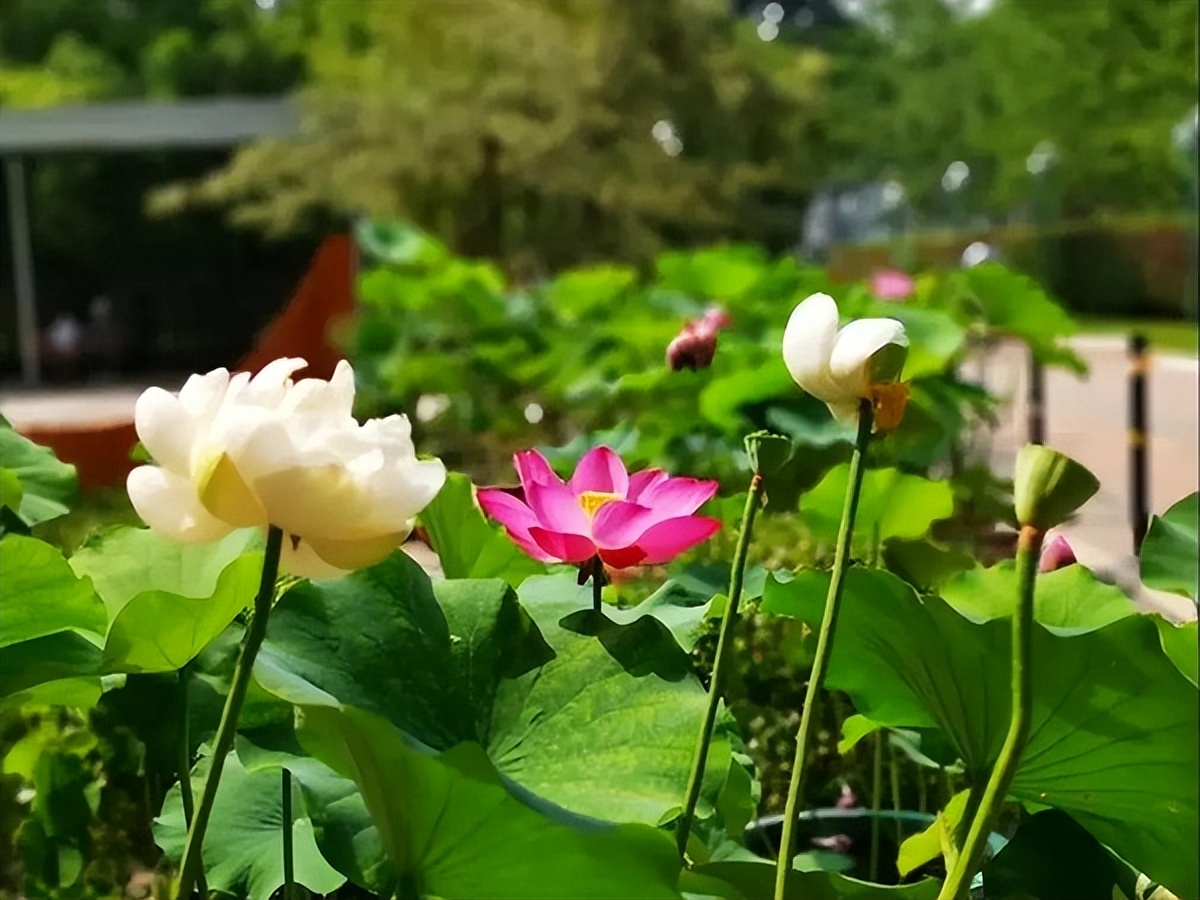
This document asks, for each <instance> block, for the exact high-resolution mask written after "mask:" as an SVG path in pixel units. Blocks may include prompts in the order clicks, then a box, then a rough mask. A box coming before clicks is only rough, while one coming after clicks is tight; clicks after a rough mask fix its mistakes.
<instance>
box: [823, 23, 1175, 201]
mask: <svg viewBox="0 0 1200 900" xmlns="http://www.w3.org/2000/svg"><path fill="white" fill-rule="evenodd" d="M975 5H976V6H979V4H975ZM970 6H971V4H967V3H963V2H959V3H935V2H929V0H884V2H883V3H882V4H879V5H878V8H877V10H876V16H874V17H873V18H872V19H870V20H868V22H869V24H868V26H867V27H863V28H856V29H848V30H845V31H844V32H843V34H842V40H841V42H840V44H839V46H837V48H836V52H835V53H834V54H833V56H832V58H833V60H834V71H833V74H832V84H833V88H832V95H831V114H830V116H829V128H830V135H831V141H832V142H833V144H834V146H835V148H837V152H835V153H834V155H833V157H834V159H835V160H836V161H837V165H838V168H839V169H840V172H841V174H842V175H844V176H846V177H850V178H874V177H878V176H879V174H880V173H891V174H893V175H895V176H897V177H899V178H900V180H901V181H903V182H904V183H905V185H906V186H907V187H908V188H909V193H910V195H912V196H915V197H916V198H917V199H918V200H922V201H924V202H925V203H926V204H927V205H932V206H934V207H935V208H936V206H937V203H938V202H940V201H938V200H937V199H936V198H937V197H938V195H939V194H940V187H939V182H940V179H941V176H942V172H943V171H944V170H945V167H946V166H947V165H948V164H949V163H950V162H951V161H952V160H956V159H961V160H964V161H965V162H967V163H968V164H969V165H970V166H971V172H972V176H971V183H970V184H969V185H968V187H967V188H966V190H967V191H968V192H969V194H970V204H971V205H972V206H974V207H976V208H982V209H988V210H991V211H1002V210H1006V209H1009V208H1011V207H1012V206H1013V205H1014V204H1019V203H1021V202H1023V201H1024V200H1026V199H1027V198H1028V194H1029V190H1030V188H1029V180H1030V177H1029V174H1028V172H1027V171H1026V159H1027V157H1028V155H1029V154H1030V152H1031V151H1032V150H1033V149H1034V147H1035V146H1036V145H1037V144H1038V143H1039V142H1041V141H1043V140H1049V141H1052V142H1053V143H1054V145H1055V146H1056V148H1057V150H1058V157H1059V165H1058V168H1057V171H1056V176H1055V177H1056V179H1057V186H1058V189H1059V190H1060V191H1061V196H1062V201H1063V205H1064V211H1065V212H1066V213H1068V214H1077V215H1078V214H1087V213H1090V212H1093V211H1097V210H1103V209H1109V210H1135V211H1145V210H1153V209H1174V208H1176V207H1177V205H1178V202H1179V191H1180V187H1181V185H1180V183H1179V167H1178V163H1177V161H1176V160H1175V158H1174V156H1175V154H1176V151H1175V149H1174V148H1173V147H1172V145H1171V128H1172V126H1173V125H1175V124H1176V123H1177V122H1178V121H1179V120H1180V119H1182V118H1183V117H1184V115H1185V114H1187V113H1188V112H1189V111H1190V110H1191V109H1192V107H1193V106H1194V105H1195V102H1196V68H1195V67H1196V15H1197V4H1196V2H1195V0H1087V2H1044V0H994V3H993V4H992V5H991V7H990V9H987V10H986V11H985V12H983V13H982V14H974V15H969V14H967V12H966V11H967V9H968V8H969V7H970Z"/></svg>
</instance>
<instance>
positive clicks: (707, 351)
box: [667, 306, 730, 372]
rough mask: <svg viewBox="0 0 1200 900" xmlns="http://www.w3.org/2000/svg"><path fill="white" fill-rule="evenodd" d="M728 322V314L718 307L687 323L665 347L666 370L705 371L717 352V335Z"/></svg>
mask: <svg viewBox="0 0 1200 900" xmlns="http://www.w3.org/2000/svg"><path fill="white" fill-rule="evenodd" d="M729 322H730V319H729V313H727V312H725V310H723V309H721V308H720V307H718V306H713V307H710V308H709V309H708V310H707V311H706V312H705V313H704V315H703V316H701V317H700V318H699V319H695V320H693V321H691V322H688V323H687V324H686V325H684V326H683V330H682V331H680V332H679V334H677V335H676V336H675V338H674V340H672V341H671V343H670V344H668V345H667V368H668V369H670V370H671V371H672V372H678V371H679V370H680V369H691V370H692V371H693V372H694V371H696V370H697V369H707V368H708V367H709V366H711V365H712V361H713V354H714V353H716V352H717V334H718V333H719V332H720V330H721V329H722V328H724V327H725V326H727V325H728V324H729Z"/></svg>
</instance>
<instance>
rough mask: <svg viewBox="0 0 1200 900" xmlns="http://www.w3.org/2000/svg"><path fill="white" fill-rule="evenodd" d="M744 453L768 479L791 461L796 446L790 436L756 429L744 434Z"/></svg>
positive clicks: (756, 469)
mask: <svg viewBox="0 0 1200 900" xmlns="http://www.w3.org/2000/svg"><path fill="white" fill-rule="evenodd" d="M745 444H746V455H747V456H748V457H750V465H751V466H752V467H753V468H754V471H755V472H756V473H757V474H759V475H761V476H762V477H763V478H766V479H768V480H769V479H770V478H771V477H772V476H773V475H775V474H776V473H777V472H779V471H780V470H782V469H783V467H784V466H786V465H787V464H788V463H789V462H791V459H792V455H793V454H794V453H795V452H796V447H795V445H794V444H792V441H791V438H787V437H784V436H783V435H781V434H771V433H770V432H769V431H756V432H754V433H753V434H748V435H746V441H745Z"/></svg>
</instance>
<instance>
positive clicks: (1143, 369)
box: [1129, 333, 1150, 554]
mask: <svg viewBox="0 0 1200 900" xmlns="http://www.w3.org/2000/svg"><path fill="white" fill-rule="evenodd" d="M1149 346H1150V342H1149V341H1148V340H1146V336H1145V335H1142V334H1137V333H1134V334H1131V335H1130V336H1129V362H1130V365H1129V514H1130V517H1131V519H1132V526H1133V552H1134V553H1135V554H1137V553H1138V552H1140V551H1141V549H1142V539H1143V538H1145V537H1146V528H1147V526H1148V524H1149V521H1150V479H1149V472H1148V469H1149V465H1148V463H1149V455H1148V450H1149V448H1148V443H1149V435H1148V431H1147V414H1146V376H1147V374H1148V373H1149V370H1150V354H1149V352H1148V351H1149Z"/></svg>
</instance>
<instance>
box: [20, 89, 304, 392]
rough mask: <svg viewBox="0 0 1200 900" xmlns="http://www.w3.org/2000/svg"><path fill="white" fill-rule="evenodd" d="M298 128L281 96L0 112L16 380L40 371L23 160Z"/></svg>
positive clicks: (206, 144)
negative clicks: (14, 302) (18, 363)
mask: <svg viewBox="0 0 1200 900" xmlns="http://www.w3.org/2000/svg"><path fill="white" fill-rule="evenodd" d="M299 127H300V116H299V111H298V110H297V108H296V105H295V103H294V102H293V101H292V100H291V98H287V97H268V98H249V97H246V98H243V97H220V98H207V99H203V100H185V101H178V102H171V103H158V102H150V101H137V102H114V103H96V104H88V105H86V106H57V107H51V108H48V109H0V157H3V159H4V175H5V180H6V186H7V191H8V216H9V232H10V235H11V241H12V256H13V283H14V288H15V292H16V298H17V342H18V346H19V348H20V355H21V379H22V381H24V382H25V383H26V384H36V383H37V382H38V380H39V378H40V370H41V365H40V360H39V352H38V331H37V299H36V293H35V290H34V279H33V248H32V245H31V243H30V237H29V205H28V199H27V197H26V192H25V157H27V156H32V155H36V154H47V153H71V152H80V151H107V152H121V151H133V150H149V149H189V148H195V149H198V148H212V147H231V146H236V145H237V144H242V143H245V142H247V141H252V140H255V139H258V138H264V137H286V136H288V135H291V134H295V133H296V132H297V131H298V130H299Z"/></svg>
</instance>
